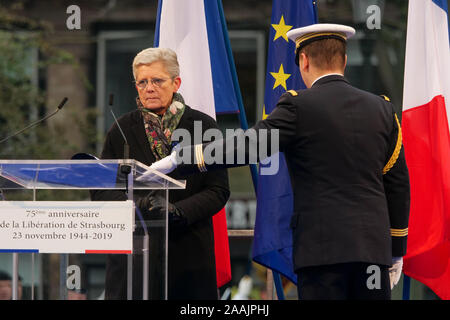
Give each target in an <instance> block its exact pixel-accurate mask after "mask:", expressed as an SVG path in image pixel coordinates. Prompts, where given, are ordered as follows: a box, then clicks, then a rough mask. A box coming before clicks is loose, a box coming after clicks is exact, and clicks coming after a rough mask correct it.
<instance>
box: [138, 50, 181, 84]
mask: <svg viewBox="0 0 450 320" xmlns="http://www.w3.org/2000/svg"><path fill="white" fill-rule="evenodd" d="M157 61H161V62H162V63H163V64H164V66H165V67H166V70H167V72H168V73H169V75H170V77H171V78H175V77H178V76H179V75H180V66H179V65H178V60H177V54H176V53H175V51H173V50H172V49H169V48H148V49H144V50H142V51H141V52H139V53H138V54H137V55H136V57H134V60H133V65H132V68H133V76H134V80H136V70H137V67H139V66H140V65H143V64H144V65H145V64H151V63H153V62H157Z"/></svg>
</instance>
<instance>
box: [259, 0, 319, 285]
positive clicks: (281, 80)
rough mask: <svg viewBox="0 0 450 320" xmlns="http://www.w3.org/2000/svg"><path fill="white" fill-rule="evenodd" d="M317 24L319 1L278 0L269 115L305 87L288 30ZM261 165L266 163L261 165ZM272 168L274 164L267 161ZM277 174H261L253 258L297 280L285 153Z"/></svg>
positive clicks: (274, 14)
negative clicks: (280, 101)
mask: <svg viewBox="0 0 450 320" xmlns="http://www.w3.org/2000/svg"><path fill="white" fill-rule="evenodd" d="M314 23H317V15H316V9H315V1H313V0H274V1H273V3H272V18H271V26H270V34H269V46H268V47H269V52H268V61H267V75H266V88H265V96H264V110H265V114H269V113H270V112H271V111H272V110H273V109H274V108H275V107H276V104H277V101H278V99H279V98H280V96H281V95H282V94H283V93H284V92H286V91H287V90H291V89H295V90H298V89H305V88H306V87H305V85H304V83H303V81H302V79H301V75H300V72H299V70H298V67H297V65H296V64H295V62H294V58H295V53H294V51H295V44H294V43H293V42H292V41H289V39H288V38H287V36H286V33H287V32H288V31H289V30H291V29H295V28H300V27H304V26H307V25H310V24H314ZM261 166H264V165H263V164H261ZM266 166H268V167H270V163H269V164H266ZM279 168H280V169H279V171H278V173H277V174H276V175H259V177H258V189H257V209H256V212H257V213H256V221H255V236H254V242H253V260H254V261H255V262H257V263H259V264H262V265H264V266H266V267H268V268H270V269H272V270H274V271H277V272H279V273H281V274H283V275H284V276H285V277H287V278H288V279H289V280H291V281H292V282H294V283H297V276H296V274H295V273H294V268H293V260H292V230H291V229H290V228H289V223H290V219H291V215H292V212H293V194H292V189H291V184H290V179H289V173H288V170H287V166H286V162H285V160H284V155H283V154H282V153H281V154H280V166H279Z"/></svg>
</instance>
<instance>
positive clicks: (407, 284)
mask: <svg viewBox="0 0 450 320" xmlns="http://www.w3.org/2000/svg"><path fill="white" fill-rule="evenodd" d="M410 292H411V278H410V277H408V276H407V275H406V274H403V300H409V296H410Z"/></svg>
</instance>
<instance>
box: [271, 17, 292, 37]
mask: <svg viewBox="0 0 450 320" xmlns="http://www.w3.org/2000/svg"><path fill="white" fill-rule="evenodd" d="M272 27H273V28H274V29H275V31H276V33H275V38H273V41H275V40H277V39H278V38H279V37H283V38H284V40H286V42H289V40H288V37H287V35H286V33H287V32H288V31H289V30H290V29H291V28H292V26H288V25H286V24H285V23H284V17H283V15H281V19H280V22H279V23H278V24H272Z"/></svg>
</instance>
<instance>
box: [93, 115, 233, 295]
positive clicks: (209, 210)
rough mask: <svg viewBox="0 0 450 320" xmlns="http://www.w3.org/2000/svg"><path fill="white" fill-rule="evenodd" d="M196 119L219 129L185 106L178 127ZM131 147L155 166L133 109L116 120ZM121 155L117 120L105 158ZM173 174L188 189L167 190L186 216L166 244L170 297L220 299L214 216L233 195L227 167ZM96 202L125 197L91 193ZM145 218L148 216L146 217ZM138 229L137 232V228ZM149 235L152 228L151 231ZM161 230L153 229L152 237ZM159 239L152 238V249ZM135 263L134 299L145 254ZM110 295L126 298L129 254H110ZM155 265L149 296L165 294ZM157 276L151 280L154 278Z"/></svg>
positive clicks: (133, 154) (191, 127)
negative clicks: (213, 170) (208, 171)
mask: <svg viewBox="0 0 450 320" xmlns="http://www.w3.org/2000/svg"><path fill="white" fill-rule="evenodd" d="M194 121H201V122H202V130H203V131H205V130H206V129H208V128H217V124H216V122H215V121H214V120H213V119H212V118H211V117H209V116H207V115H206V114H204V113H202V112H199V111H196V110H193V109H191V108H190V107H188V106H186V109H185V111H184V114H183V116H182V118H181V120H180V122H179V125H178V127H177V129H179V128H181V129H186V130H187V131H189V132H190V133H191V134H193V132H194ZM118 122H119V124H120V127H121V128H122V130H123V131H124V134H125V136H126V137H127V140H128V143H129V145H130V158H131V159H135V160H138V161H140V162H142V163H143V164H145V165H148V166H149V165H151V164H152V163H153V162H155V158H154V156H153V154H152V152H151V150H150V146H149V142H148V139H147V136H146V133H145V129H144V123H143V119H142V116H141V112H140V111H138V110H135V111H132V112H129V113H127V114H125V115H123V116H122V117H120V118H119V120H118ZM120 158H123V138H122V135H121V134H120V131H119V129H118V127H117V125H116V124H114V125H113V126H112V127H111V129H110V130H109V132H108V134H107V136H106V140H105V143H104V148H103V151H102V159H120ZM170 176H171V177H172V178H175V179H183V180H186V189H184V190H171V191H169V202H171V203H173V204H174V205H176V206H177V207H179V208H180V209H181V210H182V211H183V212H184V214H185V217H186V218H187V222H188V226H187V227H184V228H181V229H180V228H176V229H175V228H171V227H170V225H169V245H168V255H169V258H168V283H169V284H168V297H169V299H217V284H216V269H215V256H214V233H213V225H212V216H213V215H214V214H215V213H217V212H219V211H220V210H221V209H222V208H223V207H224V206H225V204H226V202H227V200H228V197H229V186H228V174H227V171H226V169H223V170H218V171H215V172H210V173H208V174H206V175H204V174H194V175H190V176H189V177H184V176H182V175H180V174H179V173H178V172H177V171H174V172H172V173H171V174H170ZM146 194H147V192H146V191H136V192H135V193H134V197H140V196H145V195H146ZM92 198H93V199H94V200H99V201H106V200H122V201H123V200H126V199H127V196H126V195H125V193H124V192H121V191H99V190H98V191H93V192H92ZM144 219H146V218H145V217H144ZM136 233H139V229H137V231H136ZM149 233H150V231H149ZM157 234H158V232H157V231H156V232H154V233H153V235H154V236H153V238H155V235H157ZM159 241H160V239H156V240H155V241H152V240H151V241H150V252H152V251H153V252H155V250H154V249H156V248H155V247H157V246H158V245H160V243H159ZM152 249H153V250H152ZM134 258H135V261H134V262H133V265H134V267H133V269H134V271H135V272H134V274H133V299H139V298H141V297H142V285H141V283H142V278H141V277H142V269H141V266H142V260H141V259H142V256H135V257H134ZM162 258H163V256H162V255H156V256H155V255H153V256H152V255H151V256H150V260H152V259H162ZM106 273H107V274H106V292H105V293H106V298H107V299H126V279H127V273H126V256H124V255H109V256H108V258H107V269H106ZM155 278H160V275H159V274H158V272H157V271H155V270H154V268H152V261H150V282H152V281H153V282H152V283H150V285H149V288H150V298H155V297H156V298H158V297H160V296H161V294H162V292H161V288H160V287H159V285H161V283H159V285H158V284H157V285H155V284H156V283H157V282H158V281H161V279H155ZM152 279H153V280H152Z"/></svg>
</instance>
